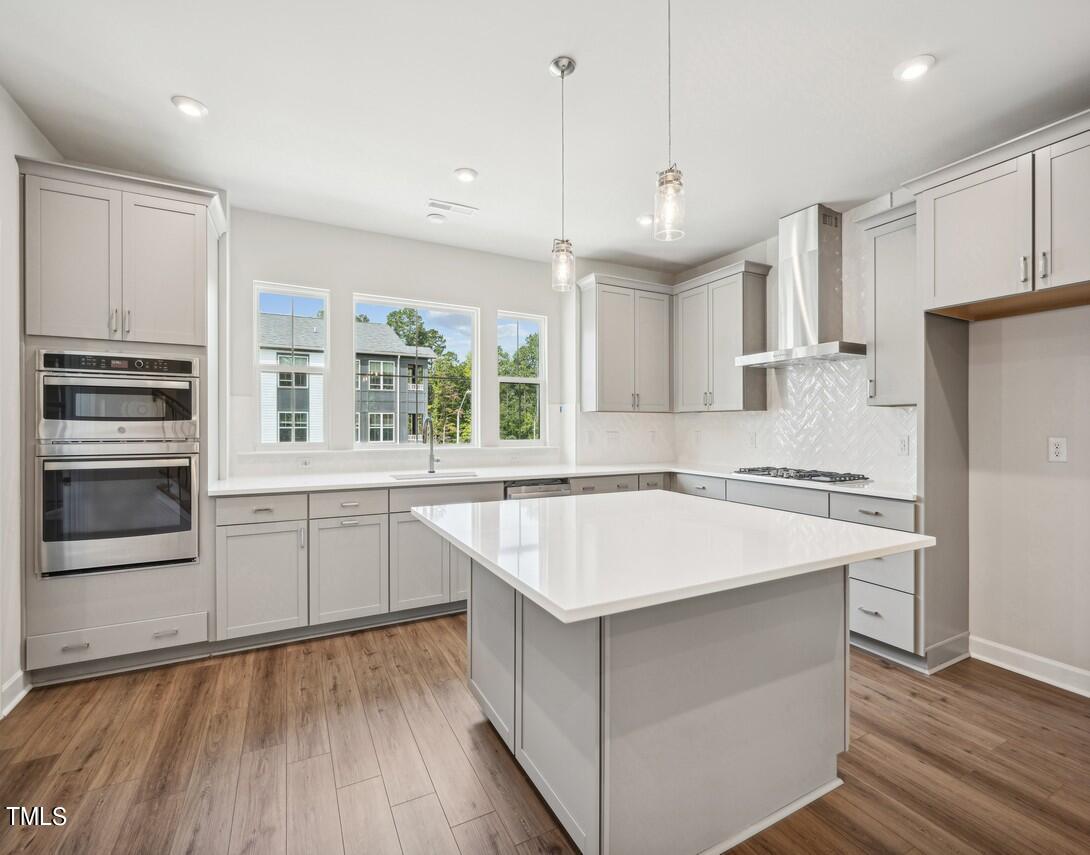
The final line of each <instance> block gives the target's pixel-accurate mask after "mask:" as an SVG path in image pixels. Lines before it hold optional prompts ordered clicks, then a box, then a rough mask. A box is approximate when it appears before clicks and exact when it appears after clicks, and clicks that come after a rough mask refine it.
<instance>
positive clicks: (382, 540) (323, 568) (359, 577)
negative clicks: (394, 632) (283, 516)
mask: <svg viewBox="0 0 1090 855" xmlns="http://www.w3.org/2000/svg"><path fill="white" fill-rule="evenodd" d="M389 543H390V538H389V522H388V518H387V516H386V514H375V515H373V516H361V517H340V518H332V519H321V520H311V523H310V622H311V624H312V625H313V624H319V623H331V622H333V621H338V620H349V619H350V618H359V617H366V616H367V615H377V614H384V613H385V612H388V611H389V610H390V553H389Z"/></svg>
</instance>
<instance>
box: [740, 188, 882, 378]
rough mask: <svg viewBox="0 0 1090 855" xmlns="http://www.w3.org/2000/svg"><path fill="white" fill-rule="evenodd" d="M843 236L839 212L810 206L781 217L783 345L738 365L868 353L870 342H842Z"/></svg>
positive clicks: (779, 290)
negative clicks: (841, 253)
mask: <svg viewBox="0 0 1090 855" xmlns="http://www.w3.org/2000/svg"><path fill="white" fill-rule="evenodd" d="M840 236H841V216H840V214H838V213H837V212H836V211H834V210H833V209H832V208H827V207H825V206H824V205H811V206H810V207H809V208H803V209H802V210H801V211H796V212H795V213H794V214H788V215H787V216H786V217H782V218H781V219H780V229H779V238H780V239H779V244H780V257H779V264H778V266H777V269H776V279H777V286H776V295H777V298H778V299H777V303H778V306H777V311H778V313H779V314H778V317H777V325H776V326H777V331H778V336H777V342H778V344H779V345H780V347H779V348H778V349H777V350H769V351H765V352H764V353H747V354H745V355H744V356H739V357H736V358H735V360H734V364H735V365H737V366H739V367H745V368H778V367H780V366H787V365H801V364H807V363H814V362H831V361H839V360H843V359H859V358H861V357H864V356H866V355H867V346H866V345H865V344H860V343H859V342H854V341H843V340H842V339H841V335H842V334H843V332H844V304H843V296H842V288H841V268H840V244H841V237H840Z"/></svg>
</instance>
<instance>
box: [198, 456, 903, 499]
mask: <svg viewBox="0 0 1090 855" xmlns="http://www.w3.org/2000/svg"><path fill="white" fill-rule="evenodd" d="M462 468H463V470H471V471H473V472H474V473H476V474H475V475H474V476H473V477H468V478H467V477H465V476H458V475H456V474H452V475H450V476H448V477H444V476H443V474H442V472H441V471H440V473H439V474H438V475H436V476H428V477H423V475H422V473H421V475H422V477H420V478H412V479H405V478H395V477H394V475H395V474H399V475H404V474H408V473H400V472H399V473H393V472H362V471H355V472H331V473H306V474H300V475H269V476H261V477H249V478H226V479H223V480H219V481H212V482H211V483H209V485H208V495H209V496H211V497H213V498H219V497H221V496H252V495H258V494H262V493H265V494H268V493H316V492H322V491H324V490H366V489H374V488H382V487H387V488H388V487H420V486H423V485H426V484H466V483H470V484H472V483H488V482H490V481H519V480H529V479H538V478H593V477H595V476H601V475H628V474H646V473H652V472H680V473H685V474H688V475H706V476H709V477H713V478H730V479H733V480H738V481H761V482H765V483H768V484H779V485H781V486H790V487H803V488H806V489H810V490H827V491H830V492H834V493H861V494H865V495H868V496H877V497H881V498H886V499H901V500H903V501H908V502H911V501H915V499H916V495H915V493H914V492H913V491H912V490H911V489H910V488H908V487H906V486H905V485H899V484H885V483H881V482H876V481H865V482H862V483H858V484H821V483H817V482H812V481H791V480H787V479H784V478H766V477H762V476H759V475H739V474H737V473H736V472H734V469H736V468H738V467H736V466H714V465H709V464H685V463H623V464H622V463H616V464H614V463H607V464H571V463H547V464H537V465H534V464H530V465H522V466H484V467H481V466H476V467H471V466H466V467H462Z"/></svg>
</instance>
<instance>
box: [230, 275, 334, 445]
mask: <svg viewBox="0 0 1090 855" xmlns="http://www.w3.org/2000/svg"><path fill="white" fill-rule="evenodd" d="M262 294H279V295H281V296H285V297H301V298H303V299H308V300H321V301H322V302H323V304H324V306H325V328H326V332H325V335H326V338H325V348H324V349H323V350H321V351H310V350H304V351H296V352H292V351H289V350H284V349H282V348H276V347H273V348H262V346H261V341H260V337H259V335H258V317H259V315H260V314H261V295H262ZM251 297H252V300H253V311H252V312H251V313H250V323H251V348H250V358H251V359H252V360H253V378H254V390H255V392H256V395H255V397H256V398H257V406H256V407H255V408H254V410H255V413H254V418H255V419H256V434H255V435H256V441H255V443H254V445H255V448H257V449H260V450H261V451H263V452H264V451H273V452H281V451H283V452H298V451H306V450H313V449H323V448H329V447H330V441H331V434H332V430H331V428H332V419H331V418H330V416H331V414H332V407H331V404H332V395H331V394H330V388H331V386H330V382H329V378H330V374H331V372H330V362H331V359H332V356H331V355H332V352H333V348H332V335H331V332H332V326H333V317H332V298H331V295H330V292H329V290H328V289H326V288H312V287H310V286H307V285H292V284H288V283H283V282H269V281H266V280H263V279H255V280H254V282H253V292H252V295H251ZM263 349H264V350H271V351H273V353H275V354H276V359H277V362H276V363H273V364H270V363H262V361H261V351H262V350H263ZM314 353H321V354H322V355H323V359H322V364H321V365H318V364H315V363H314V361H313V359H312V355H313V354H314ZM280 354H284V355H285V356H297V355H304V354H305V355H306V356H307V362H306V364H304V365H292V366H291V369H292V370H291V371H290V372H289V371H279V370H278V369H279V368H280V367H282V366H281V365H280V364H279V358H280ZM267 373H272V374H276V375H277V380H276V383H277V385H276V389H277V391H279V390H280V389H293V390H298V389H307V390H308V394H309V390H310V376H309V375H318V376H320V377H322V396H323V402H322V413H323V423H322V439H321V440H319V441H313V440H311V439H310V427H311V425H310V411H309V410H307V411H304V410H281V409H279V407H278V408H277V409H276V411H275V412H276V414H277V415H276V418H277V425H276V436H277V439H276V440H275V441H271V442H270V441H266V440H263V439H262V438H261V436H262V434H261V430H262V414H261V375H262V374H267ZM283 374H292V375H297V374H305V375H307V384H306V386H296V385H292V386H281V385H280V375H283ZM292 382H293V384H294V383H295V382H297V381H296V379H295V378H294V377H293V380H292ZM288 412H292V413H305V415H306V417H307V425H306V430H307V441H306V442H282V441H280V413H288ZM293 429H294V428H293Z"/></svg>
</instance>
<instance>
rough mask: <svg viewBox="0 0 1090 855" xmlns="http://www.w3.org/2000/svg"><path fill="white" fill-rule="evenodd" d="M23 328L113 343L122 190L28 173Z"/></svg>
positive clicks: (115, 336) (118, 321)
mask: <svg viewBox="0 0 1090 855" xmlns="http://www.w3.org/2000/svg"><path fill="white" fill-rule="evenodd" d="M25 193H26V195H25V202H24V204H25V220H26V236H25V251H26V331H27V333H28V334H30V335H55V336H65V337H72V338H100V339H119V338H121V336H122V333H121V268H122V263H121V220H122V215H121V207H122V202H121V192H120V191H119V190H112V189H108V188H105V187H95V186H92V185H90V184H82V183H77V182H74V181H59V180H56V179H52V178H43V177H39V176H37V175H28V176H27V177H26V186H25Z"/></svg>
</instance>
